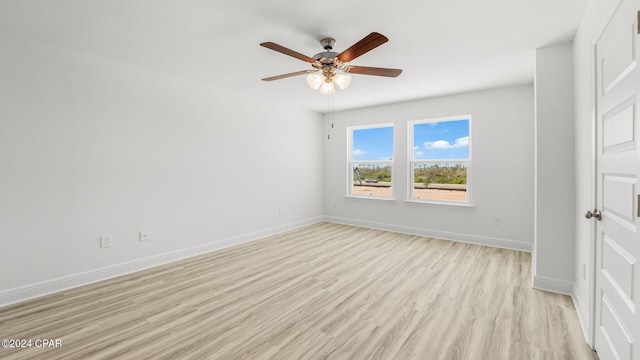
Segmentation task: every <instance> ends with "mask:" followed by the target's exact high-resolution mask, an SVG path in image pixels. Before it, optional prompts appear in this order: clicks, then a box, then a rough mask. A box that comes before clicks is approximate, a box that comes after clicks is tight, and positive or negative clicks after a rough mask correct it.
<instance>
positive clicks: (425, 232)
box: [324, 216, 533, 252]
mask: <svg viewBox="0 0 640 360" xmlns="http://www.w3.org/2000/svg"><path fill="white" fill-rule="evenodd" d="M324 220H325V221H328V222H333V223H337V224H343V225H353V226H360V227H366V228H371V229H378V230H387V231H393V232H398V233H405V234H411V235H420V236H428V237H433V238H438V239H442V240H451V241H457V242H464V243H470V244H477V245H485V246H491V247H498V248H503V249H510V250H519V251H526V252H531V251H532V250H533V244H530V243H526V242H522V241H515V240H508V239H500V238H493V237H487V236H478V235H469V234H460V233H454V232H448V231H439V230H431V229H425V228H417V227H411V226H403V225H395V224H386V223H379V222H372V221H366V220H357V219H348V218H341V217H335V216H325V217H324Z"/></svg>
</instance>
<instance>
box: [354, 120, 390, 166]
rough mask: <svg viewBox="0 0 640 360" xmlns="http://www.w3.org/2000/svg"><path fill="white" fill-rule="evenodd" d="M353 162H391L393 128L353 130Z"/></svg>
mask: <svg viewBox="0 0 640 360" xmlns="http://www.w3.org/2000/svg"><path fill="white" fill-rule="evenodd" d="M353 160H356V161H357V160H360V161H363V160H393V127H380V128H371V129H359V130H353Z"/></svg>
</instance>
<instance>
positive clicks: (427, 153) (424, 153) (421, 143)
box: [413, 119, 469, 160]
mask: <svg viewBox="0 0 640 360" xmlns="http://www.w3.org/2000/svg"><path fill="white" fill-rule="evenodd" d="M413 145H414V146H413V158H414V159H415V160H429V159H468V158H469V120H467V119H462V120H452V121H440V122H433V123H422V124H415V125H414V127H413Z"/></svg>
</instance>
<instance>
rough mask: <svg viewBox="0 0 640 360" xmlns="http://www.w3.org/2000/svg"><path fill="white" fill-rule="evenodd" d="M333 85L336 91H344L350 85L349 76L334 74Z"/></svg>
mask: <svg viewBox="0 0 640 360" xmlns="http://www.w3.org/2000/svg"><path fill="white" fill-rule="evenodd" d="M333 83H334V84H336V86H337V87H338V89H340V90H344V89H346V88H347V87H349V84H351V75H349V74H336V75H335V76H334V77H333Z"/></svg>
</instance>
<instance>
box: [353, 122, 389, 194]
mask: <svg viewBox="0 0 640 360" xmlns="http://www.w3.org/2000/svg"><path fill="white" fill-rule="evenodd" d="M347 131H348V137H347V138H348V139H349V140H350V141H349V149H348V151H349V171H348V173H349V180H348V181H349V193H348V194H349V195H351V196H366V197H378V198H392V187H391V185H392V180H391V174H392V169H393V125H392V124H381V125H375V126H362V127H360V126H359V127H350V128H348V129H347Z"/></svg>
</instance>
